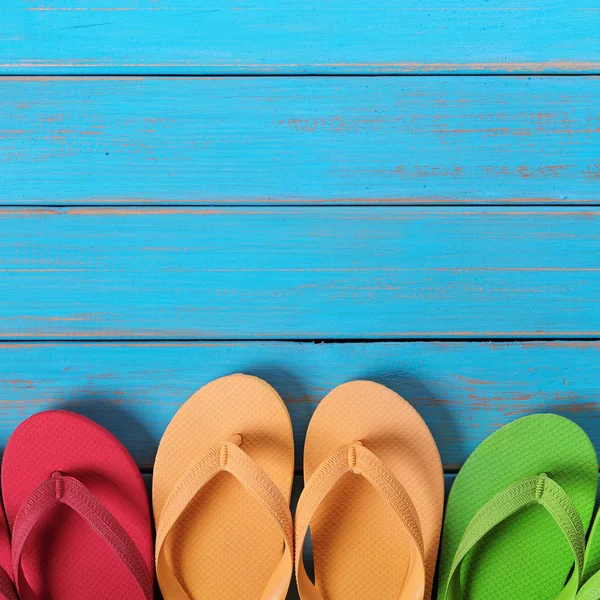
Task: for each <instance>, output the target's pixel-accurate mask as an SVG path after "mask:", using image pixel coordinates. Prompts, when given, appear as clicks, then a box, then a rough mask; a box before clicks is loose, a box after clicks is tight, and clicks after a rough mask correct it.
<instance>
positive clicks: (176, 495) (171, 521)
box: [156, 442, 293, 600]
mask: <svg viewBox="0 0 600 600" xmlns="http://www.w3.org/2000/svg"><path fill="white" fill-rule="evenodd" d="M221 472H227V473H230V474H231V475H233V476H234V477H235V478H236V479H237V480H238V481H239V482H240V483H241V484H242V486H244V488H245V489H246V490H247V491H248V492H250V494H251V495H252V496H253V497H254V498H255V499H256V500H257V501H258V502H259V504H261V505H262V506H263V507H264V509H265V512H267V513H268V514H269V515H270V516H271V518H272V519H273V521H274V522H275V523H276V524H277V526H278V527H279V530H280V531H281V535H282V537H283V541H284V542H285V548H284V551H283V555H282V557H281V560H280V562H279V564H278V565H277V567H276V569H275V571H274V573H273V575H272V576H271V578H270V580H269V582H268V584H267V586H266V588H265V590H264V593H263V595H262V600H284V598H285V596H286V594H287V590H288V587H289V585H290V579H291V577H292V571H293V541H292V536H293V525H292V515H291V513H290V508H289V505H288V502H287V501H286V500H285V498H284V497H283V495H282V493H281V492H280V491H279V488H278V487H277V486H276V485H275V484H274V483H273V482H272V481H271V479H270V478H269V476H268V475H267V474H266V473H265V472H264V471H263V470H262V469H261V468H260V467H259V466H258V465H257V464H256V463H255V462H254V461H253V460H252V458H250V456H249V455H248V454H246V452H244V451H243V450H242V449H241V448H240V447H239V446H237V445H236V444H235V443H233V442H222V443H220V444H218V445H217V446H215V447H214V448H213V449H212V450H211V451H210V452H208V454H206V455H205V456H204V457H203V458H202V459H201V460H200V461H198V462H197V463H196V464H195V465H194V466H193V467H192V468H191V469H190V470H189V471H187V473H186V474H185V475H184V476H183V477H182V478H181V479H180V480H179V481H178V482H177V484H176V485H175V487H174V488H173V491H172V492H171V494H170V495H169V497H168V499H167V501H166V503H165V505H164V507H163V510H162V512H161V515H160V520H159V524H158V530H157V532H156V574H157V577H158V581H159V583H160V588H161V590H162V592H163V595H165V597H168V598H169V600H191V599H190V597H189V596H188V595H187V592H186V591H185V589H184V586H183V585H182V583H180V582H179V581H178V579H177V578H176V576H175V574H174V573H173V569H172V568H171V566H170V565H169V564H168V561H167V558H166V556H165V542H166V539H167V537H168V536H169V533H170V532H171V531H172V529H173V526H174V525H175V523H176V522H177V520H178V519H179V517H180V516H181V515H182V514H183V512H184V510H185V509H186V507H187V506H188V505H189V504H190V502H191V501H192V500H193V498H194V497H195V496H196V494H198V492H200V490H201V489H202V488H203V487H204V486H205V485H206V484H207V483H208V482H209V481H210V480H211V479H212V478H213V477H215V475H217V474H218V473H221ZM223 510H224V511H226V507H223ZM226 516H227V515H226V514H224V518H226ZM256 543H257V544H260V543H261V540H256Z"/></svg>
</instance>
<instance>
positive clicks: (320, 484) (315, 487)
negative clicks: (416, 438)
mask: <svg viewBox="0 0 600 600" xmlns="http://www.w3.org/2000/svg"><path fill="white" fill-rule="evenodd" d="M348 473H354V474H355V475H360V476H362V477H364V478H365V479H366V480H367V481H368V482H369V483H370V484H371V485H372V486H373V487H374V488H375V489H376V490H377V491H378V492H379V493H380V494H381V496H382V497H383V498H384V500H385V501H386V502H387V504H388V506H389V507H390V508H391V509H392V510H393V511H394V514H395V515H396V516H397V517H398V520H399V521H400V522H401V523H402V525H403V526H404V529H405V530H406V531H407V532H408V534H409V537H410V540H411V552H410V560H411V564H410V567H409V571H408V576H407V579H406V583H405V585H404V589H403V590H402V591H401V592H400V596H399V599H400V600H421V599H422V598H423V594H424V590H425V559H424V545H423V536H422V533H421V525H420V523H419V517H418V514H417V511H416V510H415V507H414V505H413V503H412V501H411V499H410V496H409V495H408V493H407V492H406V490H405V489H404V487H403V486H402V484H401V483H400V482H399V481H398V479H397V478H396V477H395V475H394V474H393V473H392V472H391V471H390V470H389V469H388V468H387V466H386V465H385V463H384V462H383V461H382V460H380V459H379V458H378V457H377V456H376V455H375V454H373V452H371V451H370V450H369V449H367V448H366V447H365V446H363V444H362V443H361V442H354V443H353V444H349V445H347V446H342V447H341V448H339V449H338V450H336V451H335V452H334V453H333V454H332V455H331V456H330V457H329V458H327V459H325V460H324V461H323V462H322V463H321V464H320V465H319V467H318V468H317V469H316V471H315V472H314V473H313V474H312V476H311V477H310V479H309V480H308V482H307V484H306V486H305V488H304V491H303V492H302V496H301V497H300V500H299V501H298V508H297V510H296V547H295V557H296V561H295V566H296V579H297V582H298V591H299V592H300V597H301V598H302V600H323V597H322V596H321V593H320V592H319V590H318V589H317V587H316V586H315V585H314V584H313V582H312V581H311V580H310V578H309V577H308V575H307V573H306V569H305V567H304V561H303V558H302V548H303V546H304V541H305V539H306V535H307V533H308V528H309V526H310V523H311V521H312V519H313V517H314V515H315V513H316V511H317V509H318V508H319V507H320V506H321V504H322V502H323V500H324V499H325V497H326V496H327V495H328V494H329V493H330V492H331V491H332V490H333V488H334V487H335V486H336V485H337V483H338V482H339V481H340V479H341V478H342V477H343V476H344V475H346V474H348Z"/></svg>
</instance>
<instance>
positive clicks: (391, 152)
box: [0, 30, 600, 205]
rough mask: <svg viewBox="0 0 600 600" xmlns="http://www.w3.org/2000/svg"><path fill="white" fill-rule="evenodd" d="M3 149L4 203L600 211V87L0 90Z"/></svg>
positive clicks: (163, 81)
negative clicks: (585, 206)
mask: <svg viewBox="0 0 600 600" xmlns="http://www.w3.org/2000/svg"><path fill="white" fill-rule="evenodd" d="M83 31H86V30H83ZM536 35H537V34H536ZM0 140H1V145H0V163H1V165H2V168H1V169H0V203H3V204H51V205H65V204H87V203H91V204H150V203H160V204H304V203H306V204H322V203H343V204H349V203H359V204H370V203H384V204H385V203H401V204H423V203H427V204H436V203H446V204H447V203H465V204H470V203H475V204H478V203H499V204H506V203H517V204H528V203H532V204H549V203H567V204H568V203H574V204H577V203H589V204H594V203H595V204H598V203H600V185H599V183H600V78H598V77H534V78H531V77H529V78H521V77H490V78H488V77H486V78H480V77H415V78H405V77H377V78H370V77H367V78H365V77H341V78H340V77H334V78H329V77H281V78H264V77H255V78H252V77H250V78H77V77H74V78H0Z"/></svg>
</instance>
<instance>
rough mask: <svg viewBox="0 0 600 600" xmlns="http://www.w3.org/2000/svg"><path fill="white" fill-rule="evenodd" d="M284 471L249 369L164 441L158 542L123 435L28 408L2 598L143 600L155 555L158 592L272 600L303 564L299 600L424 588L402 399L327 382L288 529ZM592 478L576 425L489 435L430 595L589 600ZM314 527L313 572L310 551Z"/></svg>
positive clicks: (377, 389) (431, 469)
mask: <svg viewBox="0 0 600 600" xmlns="http://www.w3.org/2000/svg"><path fill="white" fill-rule="evenodd" d="M293 475H294V436H293V431H292V425H291V422H290V418H289V415H288V412H287V409H286V407H285V404H284V403H283V401H282V400H281V398H280V397H279V395H278V394H277V392H276V391H275V390H274V389H273V388H272V387H270V386H269V385H268V384H267V383H265V382H264V381H262V380H260V379H258V378H255V377H250V376H246V375H232V376H229V377H224V378H221V379H218V380H215V381H213V382H211V383H210V384H208V385H206V386H205V387H203V388H202V389H201V390H199V391H198V392H196V394H194V395H193V396H192V397H191V398H190V399H189V400H188V401H187V402H186V403H185V404H184V405H183V406H182V407H181V409H180V410H179V411H178V412H177V414H176V415H175V417H174V418H173V420H172V422H171V424H170V425H169V427H168V428H167V430H166V431H165V434H164V436H163V439H162V441H161V443H160V447H159V451H158V455H157V458H156V464H155V471H154V479H153V504H154V518H155V524H156V540H155V541H156V543H155V544H154V539H153V536H152V528H151V516H150V509H149V506H148V500H147V494H146V490H145V486H144V482H143V480H142V477H141V475H140V473H139V470H138V468H137V467H136V465H135V463H134V461H133V459H132V458H131V456H130V455H129V454H128V452H127V451H126V450H125V448H124V447H123V446H122V445H121V444H120V442H119V441H118V440H116V439H115V438H114V437H113V436H112V435H111V434H110V433H109V432H108V431H106V430H105V429H103V428H102V427H100V426H99V425H97V424H95V423H94V422H92V421H90V420H89V419H87V418H85V417H82V416H80V415H76V414H74V413H71V412H67V411H48V412H44V413H39V414H37V415H34V416H33V417H30V418H29V419H27V420H26V421H24V422H23V423H22V424H21V425H20V426H19V427H18V428H17V429H16V430H15V432H14V433H13V435H12V436H11V438H10V439H9V441H8V444H7V447H6V449H5V452H4V457H3V461H2V493H3V501H4V509H5V513H6V517H7V521H8V523H6V522H4V520H3V519H2V520H0V599H1V600H16V599H17V598H21V599H22V600H136V599H138V598H139V599H140V600H152V598H153V594H154V576H153V570H154V566H156V573H157V576H158V582H159V585H160V589H161V592H162V595H163V597H164V598H165V600H200V599H205V598H210V599H211V600H253V599H256V600H283V599H284V598H285V596H286V593H287V591H288V587H289V585H290V581H291V578H292V574H293V572H294V571H295V573H296V579H297V583H298V590H299V594H300V597H301V599H302V600H325V599H327V600H358V599H360V600H369V599H373V600H386V599H388V598H389V599H391V598H396V599H399V600H421V599H426V600H429V598H431V597H432V594H433V593H434V592H433V582H434V573H435V571H436V563H437V562H438V544H439V538H440V532H441V530H442V512H443V507H444V481H443V473H442V466H441V461H440V457H439V453H438V450H437V447H436V444H435V442H434V440H433V437H432V436H431V433H430V432H429V430H428V428H427V426H426V425H425V423H424V422H423V420H422V419H421V418H420V416H419V415H418V413H417V412H416V411H415V410H414V409H413V408H412V407H411V406H410V405H409V404H408V403H407V402H406V401H404V400H403V399H402V398H400V396H398V395H397V394H396V393H394V392H393V391H391V390H389V389H388V388H386V387H384V386H381V385H378V384H376V383H373V382H368V381H354V382H350V383H346V384H343V385H341V386H339V387H337V388H335V389H334V390H333V391H331V392H330V393H329V394H328V395H327V396H326V397H325V398H324V399H323V400H322V402H321V403H320V404H319V406H318V408H317V410H316V411H315V413H314V415H313V417H312V420H311V422H310V425H309V428H308V431H307V435H306V442H305V446H304V479H305V487H304V491H303V492H302V495H301V497H300V500H299V502H298V506H297V508H296V511H295V521H293V519H292V514H291V510H290V497H291V487H292V480H293ZM597 484H598V462H597V457H596V453H595V451H594V448H593V445H592V443H591V442H590V440H589V438H588V437H587V436H586V434H585V433H584V432H583V431H582V430H581V429H580V428H579V427H578V426H577V425H575V424H574V423H573V422H571V421H570V420H568V419H565V418H563V417H559V416H556V415H550V414H545V415H531V416H527V417H523V418H521V419H518V420H516V421H514V422H513V423H511V424H509V425H506V426H505V427H502V428H501V429H499V430H498V431H496V432H495V433H494V434H493V435H491V436H490V437H489V438H488V439H487V440H486V441H485V442H483V443H482V444H481V445H480V446H479V447H478V448H477V449H476V450H475V452H473V454H472V455H471V456H470V457H469V459H468V460H467V461H466V463H465V465H464V466H463V468H462V469H461V471H460V473H459V474H458V475H457V477H456V481H455V482H454V485H453V487H452V491H451V493H450V497H449V500H448V506H447V509H446V517H445V521H444V527H443V535H442V550H441V555H440V560H439V574H438V584H437V598H438V600H467V599H468V600H492V599H493V600H501V599H504V598H506V599H511V600H529V599H533V600H546V599H547V600H598V599H600V574H599V573H598V572H599V570H600V533H598V532H599V531H600V525H598V526H597V525H596V524H595V523H594V524H593V525H591V523H592V515H593V509H594V505H595V500H596V491H597ZM1 516H2V513H1V511H0V517H1ZM590 525H591V527H590ZM309 528H310V534H311V538H312V554H313V562H314V571H315V573H314V580H315V582H316V583H313V579H312V578H311V577H309V575H308V574H307V572H306V570H305V567H304V564H303V559H302V556H303V547H304V545H305V539H306V537H307V534H308V531H309ZM9 529H10V532H11V535H9Z"/></svg>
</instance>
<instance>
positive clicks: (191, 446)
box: [153, 374, 294, 600]
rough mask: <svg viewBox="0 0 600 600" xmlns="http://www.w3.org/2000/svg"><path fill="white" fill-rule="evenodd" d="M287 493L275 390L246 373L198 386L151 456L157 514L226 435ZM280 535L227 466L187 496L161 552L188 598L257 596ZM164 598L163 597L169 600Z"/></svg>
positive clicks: (290, 461) (286, 434) (284, 426)
mask: <svg viewBox="0 0 600 600" xmlns="http://www.w3.org/2000/svg"><path fill="white" fill-rule="evenodd" d="M233 434H239V435H241V436H242V440H243V441H242V446H241V447H242V449H243V450H244V451H245V452H247V453H248V454H249V455H250V457H251V458H252V459H253V460H254V461H255V462H256V463H257V464H258V465H259V466H260V467H261V468H262V469H263V470H264V471H265V472H266V474H267V475H268V476H269V477H270V479H271V480H272V481H273V482H274V483H275V485H277V487H278V488H279V490H280V491H281V492H282V494H283V495H284V497H285V498H287V499H289V498H290V495H291V487H292V480H293V474H294V440H293V434H292V426H291V422H290V417H289V414H288V412H287V409H286V407H285V404H284V403H283V401H282V400H281V398H280V397H279V395H278V394H277V392H276V391H275V390H274V389H273V388H272V387H271V386H269V385H268V384H267V383H265V382H264V381H262V380H261V379H258V378H256V377H251V376H248V375H241V374H237V375H230V376H228V377H222V378H220V379H217V380H215V381H213V382H211V383H209V384H208V385H206V386H204V387H203V388H201V389H200V390H199V391H198V392H196V393H195V394H194V395H193V396H192V397H191V398H190V399H189V400H188V401H187V402H186V403H185V404H184V405H183V406H182V407H181V408H180V409H179V411H178V413H177V414H176V415H175V417H174V418H173V420H172V421H171V423H170V425H169V426H168V428H167V430H166V432H165V434H164V436H163V438H162V441H161V443H160V447H159V450H158V455H157V457H156V467H155V471H154V481H153V501H154V514H155V519H156V520H158V519H159V516H160V513H161V510H162V507H163V506H164V504H165V501H166V499H167V497H168V495H169V493H170V492H171V490H172V489H173V487H174V486H175V484H176V482H177V481H178V480H179V479H180V478H181V477H182V476H183V474H184V473H185V472H187V471H188V470H189V469H190V467H192V465H194V464H195V463H196V462H197V461H198V460H199V459H201V458H202V457H203V456H204V455H205V454H206V453H207V452H208V451H209V450H210V449H212V448H213V447H214V446H215V445H217V444H218V443H219V442H223V441H226V440H227V439H228V438H229V437H230V436H231V435H233ZM282 551H283V539H282V537H281V533H280V531H279V529H278V528H277V526H276V525H275V523H274V522H273V521H272V520H271V517H269V515H268V514H267V513H266V512H265V510H264V508H262V507H261V506H260V505H259V504H258V503H257V502H256V500H255V499H254V498H253V497H252V496H250V495H249V493H248V492H246V490H245V489H244V488H243V487H242V486H241V485H240V484H239V483H238V482H237V480H236V479H235V478H234V477H233V476H231V475H229V474H228V473H222V474H219V475H217V476H216V477H215V478H214V479H213V480H212V481H211V482H210V483H209V484H208V485H207V486H206V487H205V488H204V489H203V490H202V491H201V492H200V493H199V494H197V496H196V497H195V498H194V500H193V501H192V502H191V504H190V505H189V506H188V508H187V509H186V510H185V512H184V513H183V515H182V516H181V518H180V519H179V521H178V522H177V524H176V525H175V527H174V528H173V530H172V532H171V533H170V535H169V538H168V539H167V541H166V546H165V553H166V558H167V561H168V563H169V565H170V566H171V568H172V569H173V571H174V573H175V575H176V577H177V578H178V580H179V581H180V582H181V583H182V585H183V586H184V588H185V589H186V591H187V593H188V595H189V596H190V597H191V598H199V599H200V598H211V599H213V600H220V599H222V600H252V599H254V598H260V597H261V596H262V592H263V590H264V588H265V587H266V585H267V582H268V580H269V577H270V576H271V575H272V573H273V571H274V570H275V568H276V566H277V563H278V562H279V560H280V559H281V555H282ZM167 600H168V599H167Z"/></svg>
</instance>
